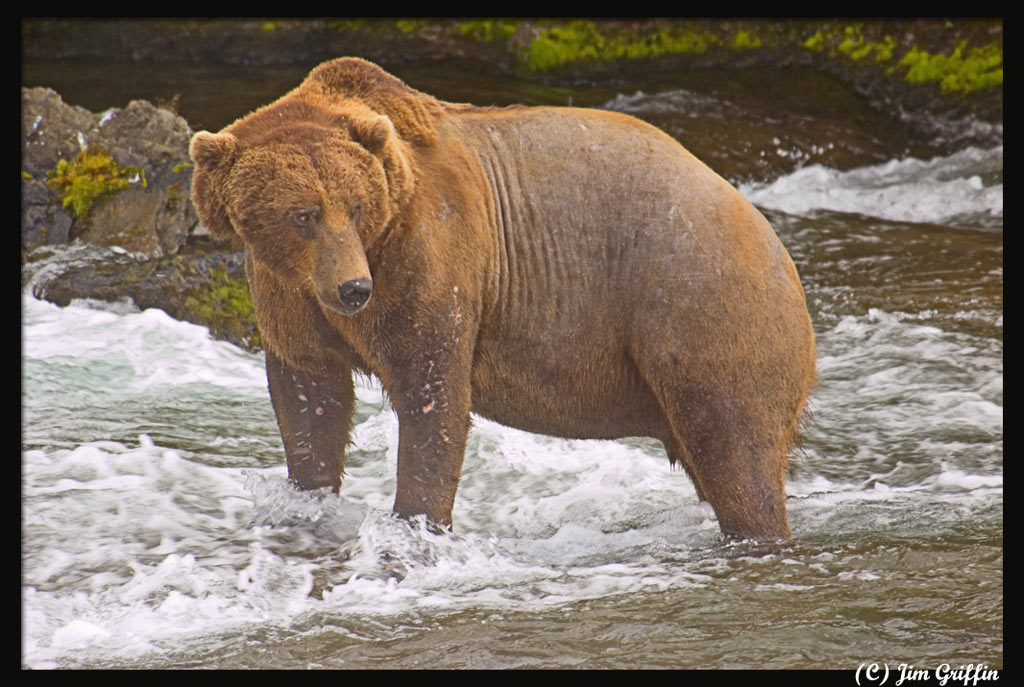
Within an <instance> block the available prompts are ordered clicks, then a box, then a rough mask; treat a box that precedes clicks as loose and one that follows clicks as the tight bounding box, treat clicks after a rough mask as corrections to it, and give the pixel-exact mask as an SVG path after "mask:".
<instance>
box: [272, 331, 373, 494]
mask: <svg viewBox="0 0 1024 687" xmlns="http://www.w3.org/2000/svg"><path fill="white" fill-rule="evenodd" d="M266 356H267V383H268V385H269V387H270V400H271V402H272V403H273V406H274V413H275V414H276V415H277V424H278V427H279V428H280V430H281V439H282V440H283V441H284V452H285V457H286V458H287V460H288V477H289V479H291V480H292V481H293V482H294V483H295V484H297V485H298V486H299V488H300V489H319V488H320V487H330V488H331V489H333V490H334V491H338V489H339V488H340V487H341V475H342V472H343V470H344V468H345V445H346V444H347V443H348V439H349V431H350V430H351V427H352V411H353V408H354V405H355V389H354V387H353V383H352V372H351V370H348V369H332V370H331V374H330V375H326V374H325V375H316V376H313V375H310V374H307V373H306V372H303V371H301V370H298V369H296V368H294V367H291V366H290V365H288V364H287V363H285V362H284V361H283V360H281V359H280V358H279V357H277V356H276V355H274V354H273V353H272V352H270V351H269V350H267V351H266Z"/></svg>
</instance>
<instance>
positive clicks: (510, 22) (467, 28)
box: [455, 19, 522, 43]
mask: <svg viewBox="0 0 1024 687" xmlns="http://www.w3.org/2000/svg"><path fill="white" fill-rule="evenodd" d="M520 26H522V22H521V21H519V20H515V19H473V20H471V21H466V22H463V23H461V24H459V25H458V26H456V27H455V32H456V33H457V34H458V35H460V36H465V37H467V38H472V39H473V40H477V41H480V42H481V43H492V42H494V41H504V40H508V39H509V38H511V37H512V36H514V35H515V34H516V31H518V30H519V27H520Z"/></svg>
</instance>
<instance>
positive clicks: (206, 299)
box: [185, 267, 262, 351]
mask: <svg viewBox="0 0 1024 687" xmlns="http://www.w3.org/2000/svg"><path fill="white" fill-rule="evenodd" d="M210 279H211V282H212V283H211V285H210V287H209V288H206V289H199V288H194V289H191V290H190V292H189V295H188V296H187V297H186V298H185V308H186V309H187V310H188V311H189V313H190V314H191V315H193V316H194V317H195V318H197V319H198V321H199V322H201V323H203V324H205V325H206V326H209V327H215V328H217V329H221V330H224V331H228V332H231V333H233V334H235V335H236V336H238V337H239V338H240V339H241V340H242V341H244V342H245V347H246V348H247V349H249V350H251V351H256V350H259V349H260V348H261V346H262V342H261V340H260V335H259V327H258V326H257V324H256V312H255V310H253V306H252V296H251V295H250V294H249V285H248V284H247V283H246V281H245V279H242V278H235V277H232V276H231V275H229V274H228V271H227V268H226V267H215V268H213V269H211V270H210Z"/></svg>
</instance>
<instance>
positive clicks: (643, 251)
mask: <svg viewBox="0 0 1024 687" xmlns="http://www.w3.org/2000/svg"><path fill="white" fill-rule="evenodd" d="M191 154H192V158H193V160H194V161H195V163H196V172H195V175H194V181H193V199H194V201H195V205H196V207H197V209H198V211H199V215H200V218H201V220H202V222H203V224H204V225H205V226H206V227H207V229H208V230H209V231H210V232H211V233H212V234H213V235H215V236H218V237H221V238H228V237H233V236H238V237H241V239H242V241H243V242H244V243H245V247H246V270H247V275H248V278H249V284H250V288H251V290H252V295H253V302H254V304H255V307H256V313H257V317H258V319H259V325H260V330H261V334H262V337H263V341H264V344H265V348H266V353H267V376H268V381H269V386H270V393H271V398H272V401H273V404H274V408H275V411H276V413H277V418H278V422H279V425H280V428H281V434H282V437H283V439H284V444H285V453H286V457H287V460H288V467H289V474H290V476H291V478H292V479H293V480H294V481H295V482H296V483H298V484H299V485H300V486H301V487H303V488H307V489H313V488H317V487H321V486H330V487H332V488H334V489H337V488H338V487H339V485H340V482H341V474H342V471H343V467H344V462H345V445H346V443H347V441H348V436H349V430H350V428H351V421H352V420H351V418H352V409H353V403H354V401H353V387H352V372H353V371H354V370H357V371H363V372H367V373H372V374H375V375H377V376H378V377H379V378H380V381H381V383H382V385H383V387H384V389H385V390H386V391H387V393H388V395H389V397H390V399H391V402H392V404H393V406H394V408H395V411H396V412H397V413H398V417H399V424H400V437H399V449H398V485H397V496H396V498H395V510H396V511H397V512H398V513H399V514H401V515H404V516H413V515H417V514H425V515H426V516H427V518H428V519H429V521H430V522H431V523H433V524H434V525H435V526H438V527H440V528H444V527H447V526H450V524H451V512H452V505H453V502H454V499H455V492H456V488H457V486H458V482H459V475H460V471H461V467H462V460H463V452H464V449H465V444H466V435H467V431H468V429H469V425H470V411H471V410H472V411H474V412H477V413H479V414H481V415H483V416H485V417H488V418H492V419H494V420H496V421H498V422H501V423H504V424H508V425H511V426H515V427H519V428H522V429H525V430H529V431H531V432H539V433H544V434H549V435H555V436H561V437H574V438H607V439H611V438H617V437H625V436H651V437H655V438H657V439H659V440H661V441H662V443H663V444H664V445H665V448H666V451H667V453H668V457H669V459H670V460H671V461H672V463H674V464H678V465H681V466H683V467H684V468H685V470H686V472H687V473H688V474H689V476H690V478H691V479H692V480H693V482H694V484H695V485H696V488H697V492H698V494H699V496H700V498H701V499H704V500H707V501H709V502H710V503H711V505H712V506H713V507H714V509H715V512H716V514H717V516H718V519H719V523H720V526H721V528H722V531H723V532H724V533H726V534H727V535H731V536H736V537H756V538H777V537H787V536H789V534H790V529H789V524H788V520H787V517H786V509H785V484H784V482H785V472H786V456H787V452H788V450H789V447H790V444H791V442H793V440H794V439H795V438H796V434H797V426H798V422H799V419H800V416H801V412H802V410H803V407H804V403H805V400H806V398H807V395H808V391H809V389H810V388H811V386H812V384H813V382H814V359H815V353H814V335H813V333H812V330H811V324H810V319H809V317H808V314H807V308H806V304H805V300H804V293H803V290H802V288H801V286H800V281H799V278H798V277H797V273H796V269H795V268H794V266H793V263H792V261H791V260H790V258H789V255H788V254H787V253H786V251H785V249H784V248H783V247H782V245H781V244H780V242H779V240H778V239H777V238H776V236H775V233H774V232H773V231H772V228H771V227H770V226H769V225H768V223H767V221H765V219H764V217H762V216H761V214H760V213H758V212H757V210H756V209H755V208H754V207H753V206H752V205H751V204H750V203H749V202H747V201H746V200H745V199H744V198H743V197H742V196H741V195H740V194H739V193H738V192H737V191H736V190H735V189H734V188H732V187H731V186H730V185H729V184H728V183H726V182H725V181H724V180H723V179H721V178H720V177H718V176H717V175H716V174H715V173H714V172H712V171H711V170H710V169H708V168H707V167H706V166H705V165H704V164H702V163H701V162H699V161H698V160H697V159H695V158H694V157H693V156H692V155H690V154H689V153H688V152H687V151H686V150H685V149H683V148H682V146H680V145H679V144H678V143H677V142H675V141H674V140H673V139H671V138H670V137H668V136H667V135H665V134H664V133H662V132H660V131H659V130H657V129H655V128H654V127H651V126H649V125H647V124H645V123H643V122H640V121H638V120H636V119H634V118H632V117H629V116H626V115H623V114H618V113H614V112H604V111H596V110H586V109H576V108H553V107H538V108H523V107H517V108H506V109H497V108H475V107H472V106H469V105H454V104H450V103H444V102H441V101H439V100H436V99H435V98H433V97H431V96H429V95H426V94H424V93H419V92H417V91H415V90H413V89H411V88H409V87H408V86H406V85H405V84H404V83H402V82H401V81H399V80H398V79H396V78H395V77H393V76H391V75H389V74H387V73H385V72H384V71H383V70H381V69H380V68H379V67H377V66H375V65H373V64H370V63H369V62H365V61H363V60H359V59H352V58H345V59H339V60H333V61H331V62H327V63H325V64H323V65H321V66H319V67H317V68H316V69H314V70H313V72H312V73H311V74H310V75H309V76H308V77H307V78H306V80H305V81H304V82H303V83H302V84H301V85H300V86H299V87H298V88H296V89H295V90H293V91H291V92H290V93H288V94H286V95H284V96H283V97H282V98H281V99H279V100H278V101H276V102H275V103H272V104H271V105H268V106H267V107H264V108H262V109H260V110H257V111H256V112H254V113H252V114H250V115H248V116H246V117H244V118H242V119H240V120H238V121H236V122H235V123H234V124H232V125H231V126H228V127H227V128H225V129H224V130H223V131H221V132H220V133H216V134H211V133H207V132H200V133H197V134H196V135H195V137H194V139H193V141H192V146H191Z"/></svg>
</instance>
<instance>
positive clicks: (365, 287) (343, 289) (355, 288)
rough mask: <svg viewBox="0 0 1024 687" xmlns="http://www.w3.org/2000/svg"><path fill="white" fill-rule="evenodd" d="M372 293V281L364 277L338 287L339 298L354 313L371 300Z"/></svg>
mask: <svg viewBox="0 0 1024 687" xmlns="http://www.w3.org/2000/svg"><path fill="white" fill-rule="evenodd" d="M371 291H373V280H372V279H369V278H364V277H361V278H359V279H350V280H349V281H347V282H345V283H344V284H341V285H339V286H338V298H340V299H341V302H342V303H343V304H344V305H346V306H347V307H349V308H351V309H352V312H355V311H356V310H358V309H359V308H361V307H363V304H364V303H366V301H367V300H369V298H370V292H371Z"/></svg>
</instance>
